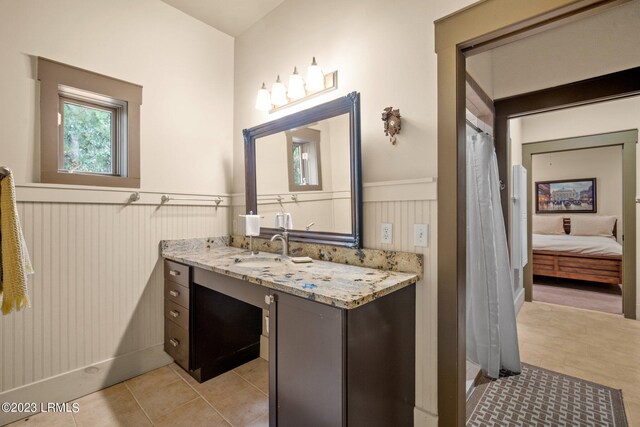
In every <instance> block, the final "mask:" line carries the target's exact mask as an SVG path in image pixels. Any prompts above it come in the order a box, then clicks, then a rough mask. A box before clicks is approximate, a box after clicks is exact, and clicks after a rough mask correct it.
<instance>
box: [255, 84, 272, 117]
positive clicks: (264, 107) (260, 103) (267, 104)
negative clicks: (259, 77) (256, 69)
mask: <svg viewBox="0 0 640 427" xmlns="http://www.w3.org/2000/svg"><path fill="white" fill-rule="evenodd" d="M256 109H257V110H260V111H269V110H270V109H271V95H269V91H268V90H267V86H266V85H265V84H264V83H262V87H261V88H260V90H258V96H257V97H256Z"/></svg>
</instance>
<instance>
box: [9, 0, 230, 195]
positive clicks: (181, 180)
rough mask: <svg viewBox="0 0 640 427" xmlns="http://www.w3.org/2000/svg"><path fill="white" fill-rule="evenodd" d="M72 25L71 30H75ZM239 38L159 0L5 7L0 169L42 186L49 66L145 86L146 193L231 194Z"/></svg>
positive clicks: (70, 0)
mask: <svg viewBox="0 0 640 427" xmlns="http://www.w3.org/2000/svg"><path fill="white" fill-rule="evenodd" d="M71 23H73V25H72V26H71V25H70V24H71ZM233 49H234V47H233V38H231V37H230V36H227V35H226V34H223V33H221V32H220V31H218V30H215V29H213V28H211V27H209V26H207V25H205V24H203V23H202V22H200V21H197V20H195V19H193V18H191V17H189V16H187V15H185V14H183V13H182V12H179V11H178V10H176V9H174V8H172V7H170V6H168V5H166V4H164V3H162V2H159V1H157V0H135V1H128V0H114V1H107V2H99V1H98V2H96V1H82V0H61V1H55V2H54V1H36V0H25V1H21V0H3V1H2V2H1V3H0V58H1V63H2V67H1V68H0V76H2V78H1V79H0V93H2V94H3V97H4V98H5V99H9V100H11V102H5V103H2V104H1V105H0V163H2V164H4V165H7V166H9V167H11V168H12V169H13V170H14V172H15V175H16V181H17V182H18V183H29V182H38V180H39V170H38V168H39V166H38V165H39V157H38V156H39V139H40V137H39V130H38V126H39V123H38V120H37V117H38V116H37V113H38V108H39V106H38V85H37V80H36V78H35V76H36V70H35V65H34V61H33V59H32V58H33V57H35V56H43V57H46V58H50V59H53V60H55V61H59V62H64V63H66V64H70V65H74V66H77V67H80V68H85V69H87V70H90V71H94V72H97V73H101V74H106V75H109V76H112V77H116V78H119V79H121V80H126V81H130V82H133V83H137V84H140V85H142V86H143V95H142V96H143V104H142V108H141V123H140V125H141V126H140V127H141V130H140V154H141V159H142V160H141V173H142V176H141V189H143V190H157V191H165V192H198V193H205V194H211V193H221V192H227V191H229V190H230V188H231V186H230V182H231V174H232V172H231V170H232V155H233V150H232V145H231V139H232V135H233V127H232V126H233V79H234V75H233Z"/></svg>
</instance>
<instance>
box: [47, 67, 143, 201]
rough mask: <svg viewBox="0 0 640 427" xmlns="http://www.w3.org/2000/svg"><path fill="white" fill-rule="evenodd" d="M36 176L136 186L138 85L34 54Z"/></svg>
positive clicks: (140, 93)
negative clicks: (37, 96)
mask: <svg viewBox="0 0 640 427" xmlns="http://www.w3.org/2000/svg"><path fill="white" fill-rule="evenodd" d="M38 78H39V79H40V82H41V87H40V93H41V95H40V118H41V120H40V121H41V162H40V164H41V173H40V175H41V181H42V182H49V183H63V184H79V185H99V186H117V187H135V188H138V187H140V173H139V171H140V164H139V161H140V155H139V152H140V150H139V139H140V134H139V129H140V128H139V117H140V104H141V98H142V88H141V87H140V86H138V85H134V84H131V83H127V82H123V81H120V80H116V79H113V78H111V77H106V76H103V75H100V74H96V73H92V72H90V71H85V70H80V69H78V68H75V67H71V66H68V65H64V64H60V63H57V62H53V61H49V60H47V59H44V58H39V59H38Z"/></svg>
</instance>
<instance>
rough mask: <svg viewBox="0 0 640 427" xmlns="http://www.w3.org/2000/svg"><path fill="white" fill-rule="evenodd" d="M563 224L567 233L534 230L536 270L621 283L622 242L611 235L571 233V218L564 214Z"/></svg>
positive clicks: (596, 280) (594, 280) (615, 228)
mask: <svg viewBox="0 0 640 427" xmlns="http://www.w3.org/2000/svg"><path fill="white" fill-rule="evenodd" d="M563 225H564V231H565V234H559V235H543V234H533V236H532V239H531V242H532V246H533V274H534V275H539V276H550V277H559V278H565V279H576V280H587V281H590V282H598V283H610V284H614V285H617V284H621V283H622V245H620V243H618V242H617V240H616V239H615V238H611V237H602V236H571V235H569V233H570V230H571V219H570V218H564V219H563ZM613 236H614V237H617V223H616V224H615V225H614V226H613Z"/></svg>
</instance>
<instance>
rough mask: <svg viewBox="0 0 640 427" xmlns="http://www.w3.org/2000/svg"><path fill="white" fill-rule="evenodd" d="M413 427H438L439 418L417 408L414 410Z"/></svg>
mask: <svg viewBox="0 0 640 427" xmlns="http://www.w3.org/2000/svg"><path fill="white" fill-rule="evenodd" d="M413 425H414V426H415V427H438V416H437V415H434V414H432V413H430V412H427V411H424V410H422V409H420V408H418V407H417V406H416V407H415V408H413Z"/></svg>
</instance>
